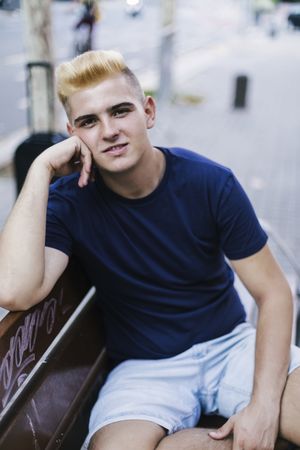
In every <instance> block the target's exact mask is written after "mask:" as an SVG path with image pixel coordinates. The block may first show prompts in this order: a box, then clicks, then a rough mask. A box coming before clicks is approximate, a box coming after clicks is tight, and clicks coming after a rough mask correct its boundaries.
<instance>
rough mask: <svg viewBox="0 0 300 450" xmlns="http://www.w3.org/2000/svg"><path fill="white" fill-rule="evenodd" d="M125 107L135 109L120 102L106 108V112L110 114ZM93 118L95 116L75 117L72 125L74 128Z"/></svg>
mask: <svg viewBox="0 0 300 450" xmlns="http://www.w3.org/2000/svg"><path fill="white" fill-rule="evenodd" d="M125 107H127V108H130V109H134V108H135V106H134V104H133V103H131V102H122V103H117V104H116V105H113V106H110V107H109V108H107V112H108V113H112V112H114V111H116V110H117V109H119V108H125ZM94 117H96V114H84V115H83V116H79V117H76V119H75V120H74V125H75V126H76V125H78V123H80V122H81V121H82V120H86V119H93V118H94Z"/></svg>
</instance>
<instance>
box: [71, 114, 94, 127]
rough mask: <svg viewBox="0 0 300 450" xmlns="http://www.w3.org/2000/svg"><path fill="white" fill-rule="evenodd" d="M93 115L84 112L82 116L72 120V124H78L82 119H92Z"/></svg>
mask: <svg viewBox="0 0 300 450" xmlns="http://www.w3.org/2000/svg"><path fill="white" fill-rule="evenodd" d="M94 117H96V115H95V114H85V115H83V116H79V117H76V119H75V120H74V125H75V126H76V124H78V123H79V122H81V121H82V120H86V119H93V118H94Z"/></svg>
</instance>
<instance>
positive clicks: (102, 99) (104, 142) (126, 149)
mask: <svg viewBox="0 0 300 450" xmlns="http://www.w3.org/2000/svg"><path fill="white" fill-rule="evenodd" d="M68 104H69V111H70V112H69V120H70V123H69V124H68V131H69V133H70V134H75V135H77V136H78V137H79V138H80V139H82V141H83V142H84V143H85V144H86V145H87V146H88V148H89V149H90V151H91V153H92V156H93V159H94V162H95V163H96V165H97V166H98V167H99V169H100V171H101V170H103V171H107V172H111V173H120V172H124V171H126V170H128V169H130V168H132V167H135V166H136V165H137V164H138V162H139V161H140V160H141V158H142V156H143V154H144V152H146V151H147V150H148V149H149V147H151V144H150V142H149V140H148V134H147V129H149V128H152V126H153V125H154V118H155V103H154V100H153V99H152V98H151V97H147V98H146V99H145V100H142V99H141V98H139V96H138V94H137V93H136V91H135V89H134V88H133V86H132V85H131V84H130V83H129V81H128V80H127V79H126V77H124V76H123V75H119V76H115V77H112V78H108V79H106V80H104V81H102V82H101V83H99V84H98V85H96V86H95V87H91V88H88V89H84V90H81V91H78V92H76V93H74V94H72V95H71V96H70V97H69V99H68Z"/></svg>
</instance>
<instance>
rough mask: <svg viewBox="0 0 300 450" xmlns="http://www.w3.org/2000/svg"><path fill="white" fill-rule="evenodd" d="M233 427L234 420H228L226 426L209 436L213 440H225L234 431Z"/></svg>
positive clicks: (211, 432)
mask: <svg viewBox="0 0 300 450" xmlns="http://www.w3.org/2000/svg"><path fill="white" fill-rule="evenodd" d="M233 425H234V422H233V420H232V418H230V419H228V420H227V422H225V423H224V425H223V426H222V427H221V428H219V429H218V430H215V431H210V432H209V433H208V434H209V436H210V437H212V438H213V439H224V438H225V437H227V436H228V435H229V434H230V433H232V431H233Z"/></svg>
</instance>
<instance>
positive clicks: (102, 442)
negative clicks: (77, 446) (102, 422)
mask: <svg viewBox="0 0 300 450" xmlns="http://www.w3.org/2000/svg"><path fill="white" fill-rule="evenodd" d="M165 435H166V431H165V430H164V429H163V428H162V427H161V426H160V425H157V424H155V423H154V422H150V421H146V420H123V421H120V422H114V423H112V424H110V425H106V426H104V427H103V428H101V429H100V430H99V431H97V432H96V433H95V434H94V436H93V437H92V439H91V443H90V446H89V450H120V449H122V450H154V449H155V448H156V447H157V445H158V443H159V442H160V441H161V439H162V438H163V437H164V436H165Z"/></svg>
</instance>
